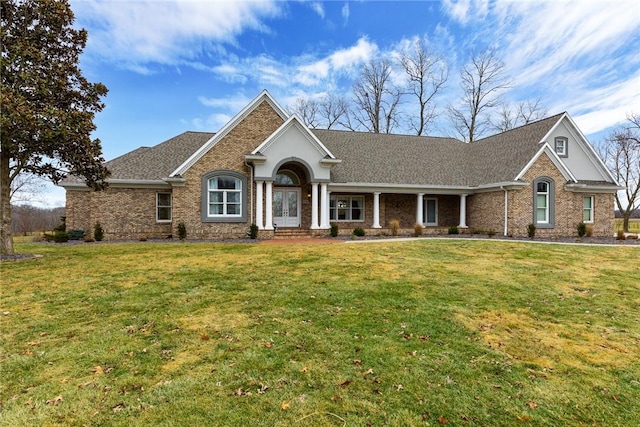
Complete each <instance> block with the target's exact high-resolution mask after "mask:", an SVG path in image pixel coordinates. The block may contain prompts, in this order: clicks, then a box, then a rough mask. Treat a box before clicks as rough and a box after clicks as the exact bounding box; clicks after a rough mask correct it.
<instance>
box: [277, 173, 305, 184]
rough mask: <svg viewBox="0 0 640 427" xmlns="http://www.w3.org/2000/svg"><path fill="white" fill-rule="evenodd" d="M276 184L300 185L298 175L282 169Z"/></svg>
mask: <svg viewBox="0 0 640 427" xmlns="http://www.w3.org/2000/svg"><path fill="white" fill-rule="evenodd" d="M275 183H276V185H300V179H299V178H298V175H296V174H295V173H293V172H291V171H289V170H282V171H280V172H278V174H277V175H276V182H275Z"/></svg>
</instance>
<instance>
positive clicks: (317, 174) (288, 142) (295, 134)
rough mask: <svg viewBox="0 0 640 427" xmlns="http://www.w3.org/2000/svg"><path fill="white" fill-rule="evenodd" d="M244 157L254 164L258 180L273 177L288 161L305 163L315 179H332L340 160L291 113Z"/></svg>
mask: <svg viewBox="0 0 640 427" xmlns="http://www.w3.org/2000/svg"><path fill="white" fill-rule="evenodd" d="M245 159H246V160H247V161H249V162H252V163H253V164H254V167H255V176H256V179H264V180H272V179H274V178H275V174H276V173H277V171H278V168H279V166H280V165H282V164H283V163H285V162H289V161H297V162H300V163H302V164H304V165H305V166H306V167H307V169H308V170H309V172H310V174H311V178H312V179H313V180H314V181H329V179H330V175H329V169H330V168H331V167H332V166H333V165H334V164H337V163H340V160H338V159H336V156H334V155H333V153H332V152H331V151H329V149H328V148H327V147H326V146H325V145H324V144H323V143H322V142H321V141H320V140H319V139H318V138H317V137H316V136H315V135H314V134H313V133H312V132H311V131H310V130H309V128H307V127H306V126H305V125H304V124H303V123H302V121H301V120H300V119H299V118H298V117H297V116H296V115H292V116H291V117H289V119H288V120H287V121H286V122H285V123H283V124H282V126H280V127H279V128H278V129H277V130H276V131H275V132H274V133H272V134H271V135H270V136H269V138H267V139H266V140H265V141H264V142H263V143H262V144H260V146H258V147H257V148H256V149H255V150H254V151H253V152H251V154H249V155H247V156H245Z"/></svg>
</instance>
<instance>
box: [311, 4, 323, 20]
mask: <svg viewBox="0 0 640 427" xmlns="http://www.w3.org/2000/svg"><path fill="white" fill-rule="evenodd" d="M311 9H313V11H314V12H315V13H317V14H318V16H319V17H320V18H322V19H324V5H323V4H322V2H319V1H314V2H311Z"/></svg>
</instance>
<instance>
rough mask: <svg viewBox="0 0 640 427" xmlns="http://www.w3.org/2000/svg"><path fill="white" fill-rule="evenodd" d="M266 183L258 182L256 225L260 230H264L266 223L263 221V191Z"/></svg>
mask: <svg viewBox="0 0 640 427" xmlns="http://www.w3.org/2000/svg"><path fill="white" fill-rule="evenodd" d="M263 186H264V181H256V225H257V226H258V230H264V222H263V221H262V218H263V216H262V213H263V209H262V189H263Z"/></svg>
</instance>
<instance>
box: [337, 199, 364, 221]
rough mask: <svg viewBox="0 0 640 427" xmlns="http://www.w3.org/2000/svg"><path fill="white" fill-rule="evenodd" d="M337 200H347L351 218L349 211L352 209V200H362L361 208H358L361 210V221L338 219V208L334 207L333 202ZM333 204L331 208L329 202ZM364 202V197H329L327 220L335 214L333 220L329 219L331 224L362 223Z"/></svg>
mask: <svg viewBox="0 0 640 427" xmlns="http://www.w3.org/2000/svg"><path fill="white" fill-rule="evenodd" d="M338 198H344V199H349V208H348V210H349V215H350V216H351V210H352V209H353V206H352V203H351V201H352V200H353V199H356V198H357V199H361V200H362V206H361V207H360V208H359V209H361V210H362V219H338V207H337V206H336V205H335V201H336V199H338ZM332 201H333V202H334V206H333V207H331V202H332ZM364 201H365V197H364V195H353V196H340V195H333V194H332V195H331V196H330V198H329V218H331V216H332V215H333V214H335V217H334V219H330V221H331V222H364V217H365V210H364Z"/></svg>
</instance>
